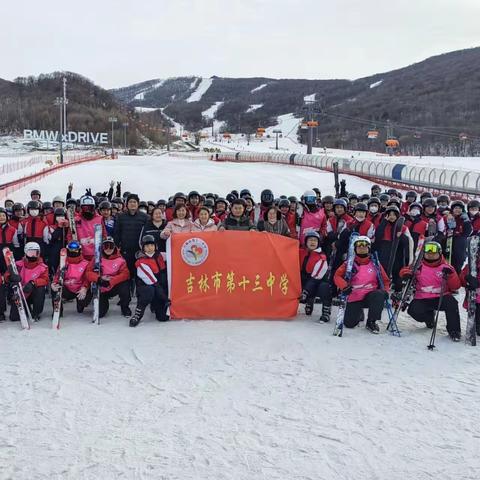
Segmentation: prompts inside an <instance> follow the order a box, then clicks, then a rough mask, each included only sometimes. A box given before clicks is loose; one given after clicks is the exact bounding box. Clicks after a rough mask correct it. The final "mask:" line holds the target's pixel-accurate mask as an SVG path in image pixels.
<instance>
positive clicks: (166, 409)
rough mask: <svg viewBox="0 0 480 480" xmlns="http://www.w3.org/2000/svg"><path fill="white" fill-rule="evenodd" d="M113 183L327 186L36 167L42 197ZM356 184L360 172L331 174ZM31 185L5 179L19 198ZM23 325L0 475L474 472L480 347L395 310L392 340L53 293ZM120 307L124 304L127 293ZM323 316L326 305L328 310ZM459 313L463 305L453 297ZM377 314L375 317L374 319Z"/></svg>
mask: <svg viewBox="0 0 480 480" xmlns="http://www.w3.org/2000/svg"><path fill="white" fill-rule="evenodd" d="M111 179H115V180H121V181H122V187H123V188H124V189H125V190H129V191H134V192H135V191H136V192H139V193H140V194H141V197H142V198H144V199H150V198H151V199H158V198H162V197H163V198H164V197H166V196H167V195H168V194H172V193H173V192H176V191H178V190H183V191H188V190H190V189H194V188H195V189H198V190H201V191H216V192H218V193H220V194H225V193H226V192H227V191H229V190H230V189H232V188H237V189H238V188H243V187H246V188H249V189H250V190H251V191H252V193H253V194H254V196H256V197H257V198H258V196H259V193H260V191H261V190H262V189H263V188H272V189H273V191H274V193H275V194H276V195H277V194H281V193H285V194H295V195H299V194H301V193H302V192H303V191H304V190H306V189H309V188H311V187H312V186H318V187H320V188H321V190H322V192H325V193H332V192H333V179H332V174H330V173H326V172H320V171H316V170H313V169H308V168H301V167H289V166H284V165H271V164H235V163H214V162H209V161H207V160H205V159H200V158H199V159H184V158H177V157H168V156H159V157H148V158H145V157H120V158H119V159H118V160H102V161H98V162H94V163H89V164H85V165H79V166H77V167H71V168H68V169H65V170H63V171H60V172H58V173H56V174H53V175H51V176H50V177H46V178H45V179H43V180H41V181H40V182H39V183H38V184H37V185H35V186H36V187H38V188H39V189H40V190H41V191H42V193H43V198H45V199H47V198H51V197H53V195H55V194H63V193H65V191H66V186H67V184H68V183H69V182H71V181H73V183H74V192H73V194H74V196H78V195H80V194H82V193H83V192H84V189H85V188H86V187H87V186H91V187H92V190H93V191H96V190H103V189H106V188H107V186H108V183H109V181H110V180H111ZM347 186H349V188H351V189H352V190H354V191H357V192H358V193H363V191H368V190H369V187H370V183H369V182H366V181H363V180H360V179H356V178H347ZM29 190H30V188H29V187H27V188H26V189H24V190H23V191H19V192H17V193H16V194H15V195H14V197H15V200H17V199H18V200H25V198H26V196H27V195H28V192H29ZM46 305H47V306H46V312H45V314H44V316H43V319H42V320H41V321H40V322H39V323H37V324H35V325H34V326H33V328H32V329H31V330H30V331H28V332H23V331H20V329H19V325H18V324H13V323H10V322H6V323H5V324H0V352H1V360H2V374H1V375H0V404H1V405H2V422H0V478H1V479H4V478H5V479H15V480H17V479H20V480H23V479H29V480H36V479H53V478H54V479H75V480H76V479H87V480H89V479H92V480H93V479H95V480H96V479H99V478H103V479H117V478H126V479H150V478H151V479H162V478H164V479H169V480H170V479H179V480H180V479H181V480H189V479H192V480H203V479H209V480H210V479H215V480H224V479H225V480H227V479H228V480H230V479H233V480H257V479H258V480H260V479H262V480H264V479H268V480H276V479H279V480H286V479H289V480H290V479H292V480H293V479H298V480H300V479H301V480H319V479H329V480H330V479H339V480H347V479H348V480H350V479H352V478H355V479H359V480H371V479H379V480H383V479H389V480H397V479H398V480H404V479H415V480H430V479H432V478H436V479H465V480H466V479H477V478H478V476H479V466H480V464H479V462H478V458H479V454H480V447H479V445H480V444H479V440H478V428H477V422H476V413H477V411H478V398H479V395H480V379H479V376H478V364H479V362H480V353H479V352H480V350H478V349H476V348H473V347H466V346H465V345H463V343H457V344H454V343H452V342H450V340H448V339H447V338H446V337H445V330H444V318H443V314H442V315H441V316H440V332H439V336H438V340H437V345H438V349H437V350H436V351H435V352H433V353H432V352H429V351H428V350H427V349H426V345H427V343H428V340H429V335H430V331H427V330H426V329H425V328H422V326H420V325H417V324H415V322H413V321H412V320H410V319H409V318H408V317H406V316H405V315H402V316H401V318H400V328H401V329H402V331H403V335H402V337H401V338H396V337H392V336H390V335H389V334H386V333H383V329H382V334H381V335H378V336H373V335H371V334H369V333H367V331H366V330H365V329H364V328H357V329H354V330H347V331H346V332H345V334H344V337H343V338H341V339H340V338H337V337H333V336H332V329H333V326H332V324H325V325H318V324H316V323H314V321H313V320H314V318H316V317H317V316H318V315H319V311H318V310H319V307H318V306H317V307H316V309H315V313H314V316H313V317H306V316H305V315H303V313H302V312H303V307H300V308H299V315H298V317H297V318H296V319H295V320H293V321H279V322H272V321H268V322H263V321H198V322H197V321H172V322H169V323H162V324H160V323H158V322H157V321H155V320H153V319H152V318H151V315H150V313H149V312H148V313H147V314H146V317H145V321H144V322H143V323H142V324H140V326H139V327H138V328H136V329H131V328H129V327H128V326H127V323H128V321H127V319H125V318H122V317H121V316H120V312H119V307H118V306H116V301H115V300H113V301H111V311H110V312H109V314H108V315H107V317H106V318H105V319H104V321H103V322H102V325H100V326H98V327H97V326H95V325H92V324H91V323H90V315H91V310H90V308H89V309H87V311H86V312H85V314H84V315H78V314H76V313H74V308H73V305H72V304H67V305H66V309H65V311H66V313H65V317H64V319H63V320H62V327H61V329H60V330H59V331H52V330H51V328H50V322H49V318H48V317H49V313H50V312H51V309H50V307H49V305H48V301H47V304H46ZM132 306H133V304H132ZM334 315H335V309H334ZM462 315H463V320H464V317H465V316H464V313H463V311H462ZM385 323H386V322H385V321H384V322H383V327H385Z"/></svg>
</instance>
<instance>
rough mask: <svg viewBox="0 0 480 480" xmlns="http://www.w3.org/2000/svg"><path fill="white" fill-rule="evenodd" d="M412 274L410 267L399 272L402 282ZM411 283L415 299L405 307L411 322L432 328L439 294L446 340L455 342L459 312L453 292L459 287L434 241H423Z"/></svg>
mask: <svg viewBox="0 0 480 480" xmlns="http://www.w3.org/2000/svg"><path fill="white" fill-rule="evenodd" d="M412 275H413V272H412V268H411V266H407V267H403V268H402V269H401V270H400V277H402V278H403V279H408V278H411V277H412ZM414 280H415V296H414V297H413V300H412V302H411V303H410V305H409V307H408V310H407V312H408V314H409V315H410V316H411V317H412V318H413V319H414V320H415V321H417V322H420V323H425V325H426V326H427V328H433V327H434V321H435V312H436V310H437V309H438V305H439V298H440V295H443V298H442V302H441V305H440V311H442V312H445V316H446V317H447V332H448V334H449V336H450V338H451V339H452V340H453V341H454V342H458V341H459V340H460V337H461V329H460V313H459V311H458V302H457V299H456V298H455V297H454V296H453V293H454V292H455V291H457V290H458V289H459V288H460V286H461V282H460V278H459V277H458V275H457V272H456V271H455V269H454V268H453V267H452V266H451V265H449V264H448V263H447V262H446V260H445V259H444V258H443V255H442V247H441V245H440V244H439V243H438V242H434V241H431V242H425V244H424V246H423V260H422V263H421V264H420V267H419V268H418V269H417V271H416V272H415V279H414ZM442 284H443V286H444V288H443V292H442Z"/></svg>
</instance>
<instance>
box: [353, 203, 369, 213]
mask: <svg viewBox="0 0 480 480" xmlns="http://www.w3.org/2000/svg"><path fill="white" fill-rule="evenodd" d="M353 211H354V212H368V207H367V206H366V205H365V204H364V203H362V202H360V203H357V204H356V205H355V206H354V207H353Z"/></svg>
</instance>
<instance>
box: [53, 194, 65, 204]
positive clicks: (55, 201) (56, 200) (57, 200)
mask: <svg viewBox="0 0 480 480" xmlns="http://www.w3.org/2000/svg"><path fill="white" fill-rule="evenodd" d="M53 203H61V204H62V205H65V200H64V199H63V198H62V197H61V196H60V195H56V196H55V197H53V200H52V204H53Z"/></svg>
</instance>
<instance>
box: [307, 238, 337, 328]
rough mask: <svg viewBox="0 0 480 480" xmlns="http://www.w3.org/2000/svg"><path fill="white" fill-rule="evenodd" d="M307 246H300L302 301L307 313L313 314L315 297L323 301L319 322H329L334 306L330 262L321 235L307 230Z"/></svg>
mask: <svg viewBox="0 0 480 480" xmlns="http://www.w3.org/2000/svg"><path fill="white" fill-rule="evenodd" d="M304 238H305V246H304V247H301V248H300V276H301V279H302V295H301V297H300V299H301V301H304V302H305V314H306V315H311V314H312V312H313V305H314V303H315V297H319V298H320V300H321V302H322V315H321V316H320V318H319V320H318V321H319V322H329V321H330V312H331V308H332V289H331V287H330V284H329V282H328V262H327V257H326V255H325V254H324V253H323V252H322V249H321V247H320V241H321V238H320V235H319V234H318V233H317V232H315V231H313V230H311V231H307V232H305V236H304Z"/></svg>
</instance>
